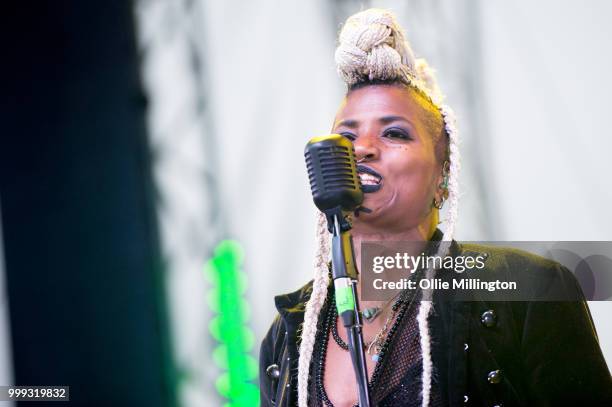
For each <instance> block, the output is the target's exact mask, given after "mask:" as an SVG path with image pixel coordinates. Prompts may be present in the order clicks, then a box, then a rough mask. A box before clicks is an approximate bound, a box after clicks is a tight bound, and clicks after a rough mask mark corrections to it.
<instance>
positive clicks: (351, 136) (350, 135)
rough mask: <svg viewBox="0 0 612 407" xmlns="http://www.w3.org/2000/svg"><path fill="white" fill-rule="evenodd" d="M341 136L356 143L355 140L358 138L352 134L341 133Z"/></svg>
mask: <svg viewBox="0 0 612 407" xmlns="http://www.w3.org/2000/svg"><path fill="white" fill-rule="evenodd" d="M340 135H341V136H344V137H346V138H347V139H349V140H350V141H355V139H356V138H357V136H356V135H354V134H352V133H346V132H344V133H340Z"/></svg>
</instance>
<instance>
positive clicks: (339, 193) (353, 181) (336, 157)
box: [304, 134, 363, 211]
mask: <svg viewBox="0 0 612 407" xmlns="http://www.w3.org/2000/svg"><path fill="white" fill-rule="evenodd" d="M304 156H305V158H306V169H307V170H308V179H309V181H310V188H311V191H312V195H313V199H314V201H315V204H316V205H317V207H318V208H319V209H320V210H322V211H324V210H326V209H331V208H334V207H336V206H341V207H342V209H343V210H353V209H355V208H356V207H357V206H358V205H359V204H361V202H362V200H363V192H362V191H361V184H360V180H359V177H358V176H357V169H356V164H355V150H354V147H353V144H352V143H351V142H350V141H349V140H347V139H346V138H345V137H343V136H341V135H338V134H333V135H331V136H326V137H315V138H313V139H312V140H310V141H309V142H308V144H307V145H306V149H305V151H304Z"/></svg>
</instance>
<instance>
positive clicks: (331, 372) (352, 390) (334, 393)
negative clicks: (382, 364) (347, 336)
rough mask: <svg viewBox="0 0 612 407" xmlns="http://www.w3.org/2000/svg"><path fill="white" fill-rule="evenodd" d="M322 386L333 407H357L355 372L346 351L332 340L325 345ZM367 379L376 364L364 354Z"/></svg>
mask: <svg viewBox="0 0 612 407" xmlns="http://www.w3.org/2000/svg"><path fill="white" fill-rule="evenodd" d="M326 354H327V355H326V358H325V362H324V363H325V370H324V372H325V373H324V377H323V385H324V386H325V392H326V393H327V397H328V398H329V400H330V401H331V402H332V404H333V405H334V406H335V407H353V406H355V405H358V404H359V403H358V388H357V382H356V380H355V372H354V370H353V364H352V362H351V357H350V354H349V352H348V351H346V350H344V349H342V348H340V347H339V346H338V345H337V344H336V342H334V340H333V339H332V340H330V341H329V342H328V343H327V352H326ZM365 356H366V366H367V369H368V379H369V378H371V377H372V373H373V372H374V369H375V367H376V363H375V362H374V361H373V360H372V358H371V357H370V355H368V354H367V353H366V355H365Z"/></svg>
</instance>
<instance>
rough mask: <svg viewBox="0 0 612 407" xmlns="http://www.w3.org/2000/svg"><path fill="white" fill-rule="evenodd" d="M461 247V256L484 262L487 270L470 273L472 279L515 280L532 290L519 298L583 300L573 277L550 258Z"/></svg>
mask: <svg viewBox="0 0 612 407" xmlns="http://www.w3.org/2000/svg"><path fill="white" fill-rule="evenodd" d="M459 247H460V251H459V255H461V256H464V257H466V256H472V257H475V258H481V259H483V262H482V264H484V267H482V268H481V269H476V270H474V271H471V273H472V277H482V278H486V279H500V280H505V281H516V282H517V283H518V285H519V286H522V287H529V288H530V290H529V293H527V292H526V291H521V292H518V293H516V295H517V298H522V297H521V295H522V296H526V297H527V296H528V297H530V299H535V298H538V299H540V300H544V299H548V300H583V299H584V296H583V293H582V289H581V287H580V283H579V282H578V280H577V279H576V277H575V276H574V274H573V273H572V272H571V271H570V270H569V269H568V268H567V267H565V266H564V265H562V264H561V263H559V262H558V261H555V260H553V259H551V258H547V257H544V256H540V255H537V254H534V253H530V252H528V251H526V250H521V249H517V248H514V247H502V246H493V245H482V244H473V243H461V244H460V245H459ZM534 296H535V298H533V297H534ZM540 296H541V298H540ZM525 299H527V298H525Z"/></svg>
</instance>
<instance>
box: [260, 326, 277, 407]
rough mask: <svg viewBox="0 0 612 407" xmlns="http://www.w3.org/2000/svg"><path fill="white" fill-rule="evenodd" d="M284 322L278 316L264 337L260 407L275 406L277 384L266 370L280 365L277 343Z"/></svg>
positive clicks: (261, 351) (262, 344) (261, 358)
mask: <svg viewBox="0 0 612 407" xmlns="http://www.w3.org/2000/svg"><path fill="white" fill-rule="evenodd" d="M281 323H282V321H281V319H280V315H278V314H277V315H276V318H274V321H273V322H272V325H271V326H270V329H268V333H267V334H266V336H265V337H264V339H263V341H262V343H261V347H260V350H259V390H260V403H261V404H260V405H261V407H269V406H274V405H275V400H274V399H275V396H276V394H275V393H276V383H277V382H276V383H275V381H274V380H272V378H271V377H270V376H268V374H267V373H266V369H267V368H268V366H270V365H272V364H274V363H278V361H277V357H276V353H277V343H278V333H279V332H282V331H281V329H280V325H281Z"/></svg>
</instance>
